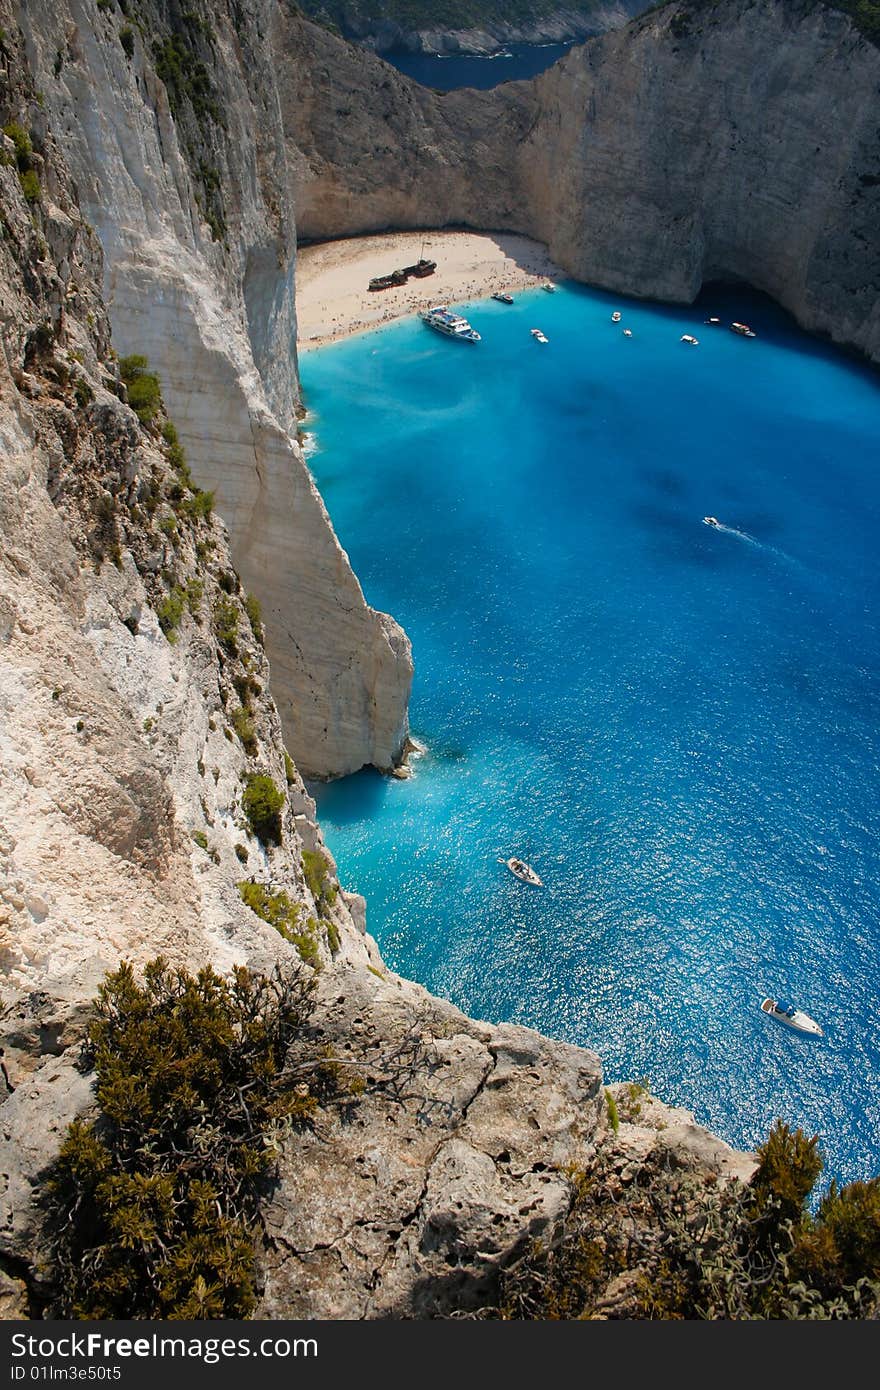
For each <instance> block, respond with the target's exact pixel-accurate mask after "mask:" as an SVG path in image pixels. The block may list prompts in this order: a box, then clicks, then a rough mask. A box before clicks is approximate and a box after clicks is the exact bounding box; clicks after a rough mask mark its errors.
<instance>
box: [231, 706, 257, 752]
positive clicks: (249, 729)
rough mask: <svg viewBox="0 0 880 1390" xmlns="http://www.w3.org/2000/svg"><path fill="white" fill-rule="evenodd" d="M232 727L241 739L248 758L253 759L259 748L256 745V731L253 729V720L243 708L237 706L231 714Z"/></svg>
mask: <svg viewBox="0 0 880 1390" xmlns="http://www.w3.org/2000/svg"><path fill="white" fill-rule="evenodd" d="M232 727H233V729H234V730H235V732H236V733H237V734H238V737H239V738H240V739H241V742H242V746H243V747H244V751H245V752H246V753H247V755H248V757H249V758H253V757H255V756H256V753H257V749H258V747H259V745H258V743H257V731H256V729H255V727H254V721H253V719H252V718H251V716H250V714H249V713H248V711H247V710H246V709H244V707H243V706H239V708H238V709H237V710H236V711H235V713H234V714H233V716H232Z"/></svg>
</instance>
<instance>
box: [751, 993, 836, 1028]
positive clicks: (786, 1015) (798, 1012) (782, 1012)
mask: <svg viewBox="0 0 880 1390" xmlns="http://www.w3.org/2000/svg"><path fill="white" fill-rule="evenodd" d="M761 1011H762V1013H765V1014H768V1015H769V1017H770V1018H775V1019H777V1020H778V1021H779V1022H780V1023H787V1024H788V1026H789V1028H794V1029H796V1030H797V1032H798V1033H809V1034H810V1036H811V1037H814V1038H822V1037H824V1036H825V1035H824V1033H823V1032H822V1029H821V1028H820V1027H819V1025H818V1023H817V1022H816V1020H815V1019H813V1018H810V1015H809V1014H805V1013H804V1011H803V1009H796V1008H795V1007H794V1005H793V1004H789V1002H788V1000H787V999H765V1000H764V1001H763V1003H762V1004H761Z"/></svg>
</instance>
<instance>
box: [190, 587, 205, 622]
mask: <svg viewBox="0 0 880 1390" xmlns="http://www.w3.org/2000/svg"><path fill="white" fill-rule="evenodd" d="M204 593H205V585H204V582H203V581H202V580H201V579H190V580H188V581H187V585H186V606H187V608H188V609H189V611H190V613H192V615H193V617H194V618H195V617H197V616H198V614H199V612H200V610H201V607H202V598H203V597H204Z"/></svg>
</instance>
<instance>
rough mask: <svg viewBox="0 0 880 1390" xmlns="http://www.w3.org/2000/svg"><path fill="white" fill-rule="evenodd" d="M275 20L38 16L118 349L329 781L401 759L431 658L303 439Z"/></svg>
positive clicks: (243, 11)
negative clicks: (363, 576) (331, 507)
mask: <svg viewBox="0 0 880 1390" xmlns="http://www.w3.org/2000/svg"><path fill="white" fill-rule="evenodd" d="M271 10H272V6H271V4H270V3H269V0H255V2H254V3H252V4H250V5H247V6H244V5H231V6H227V5H225V4H215V5H211V6H207V7H206V6H205V5H204V4H203V5H202V6H201V7H200V8H199V7H197V6H190V7H188V8H187V10H186V13H185V14H183V15H181V14H180V13H179V12H178V11H177V10H176V9H175V7H171V9H170V10H169V8H168V7H167V6H164V5H162V4H161V3H156V4H151V3H144V4H140V5H139V6H138V14H137V18H138V25H137V26H133V25H131V24H127V23H126V20H125V16H124V15H122V14H120V13H119V12H118V11H117V10H116V9H115V7H111V8H109V9H108V8H105V9H104V10H98V9H97V8H96V5H95V3H94V0H63V3H60V4H59V3H55V0H34V3H31V0H29V3H28V4H27V5H24V6H22V7H21V8H20V11H19V16H18V17H19V19H20V21H21V25H22V29H23V32H24V34H25V37H26V44H27V55H28V60H29V63H30V66H31V69H32V71H33V73H34V75H35V81H36V83H37V85H38V86H39V88H40V89H41V91H42V93H43V100H44V112H45V115H43V116H41V117H40V119H41V120H42V121H44V123H45V122H47V121H48V122H49V123H51V125H52V126H53V128H54V129H56V130H58V131H63V132H64V147H65V156H66V158H67V161H68V163H69V165H70V168H71V171H72V174H73V177H74V179H75V181H76V185H77V190H78V196H79V200H80V204H81V206H82V209H83V211H84V213H85V215H86V216H87V217H88V219H89V220H90V221H91V223H92V224H93V225H94V227H95V229H96V231H97V233H98V236H99V238H100V240H101V243H102V246H103V249H104V256H105V280H104V284H105V291H106V297H107V303H108V306H109V310H110V316H111V320H112V324H113V333H114V342H115V344H116V347H117V349H118V351H119V352H120V353H123V354H127V353H142V354H146V355H147V356H148V357H149V359H150V363H151V365H152V366H153V367H155V369H156V370H157V371H158V372H159V374H160V376H161V379H162V385H163V391H164V394H165V398H166V401H167V403H168V406H169V409H170V411H171V414H172V416H173V418H174V420H175V422H176V424H177V428H178V431H179V433H180V436H181V438H182V441H183V443H184V445H185V446H186V449H187V453H188V456H189V460H190V465H191V467H192V469H193V471H194V474H195V476H196V478H197V479H198V481H199V482H200V483H201V485H202V486H203V487H206V488H211V489H213V490H214V491H215V493H216V498H217V507H218V510H219V511H220V512H221V514H222V516H223V518H224V520H225V521H226V523H227V525H228V527H229V534H230V540H231V545H232V553H233V558H234V561H235V564H236V567H237V569H238V571H239V572H240V574H241V575H242V578H243V580H244V582H245V584H246V585H247V587H248V588H249V589H251V590H253V591H254V592H255V593H256V594H257V595H258V596H259V599H260V601H261V604H262V608H263V617H264V622H265V625H266V632H267V643H268V650H269V654H270V657H271V659H272V667H273V673H274V693H275V696H276V699H277V702H278V708H279V710H280V713H281V718H282V722H283V724H284V729H285V736H286V738H287V741H288V744H289V746H290V749H291V751H292V752H293V754H294V756H295V757H296V758H297V760H298V761H299V763H300V765H301V766H302V768H303V771H304V772H306V773H309V774H312V775H317V776H323V777H327V776H338V775H341V774H343V773H346V772H352V771H355V770H356V769H358V768H360V767H361V766H363V765H364V764H365V763H374V764H375V765H376V766H377V767H379V768H382V769H389V768H392V767H393V766H395V765H396V764H397V763H399V762H400V760H401V758H402V756H403V754H404V751H405V746H406V738H407V713H406V711H407V700H408V696H409V687H410V682H411V677H412V662H411V656H410V648H409V643H408V641H407V638H406V636H405V634H404V633H403V632H402V630H401V629H400V628H399V627H398V626H397V624H396V623H395V622H394V621H393V619H391V618H389V617H388V616H387V615H385V614H381V613H377V612H375V611H374V610H373V609H371V608H370V607H369V606H368V605H367V603H366V602H365V600H364V596H363V593H362V591H361V588H360V585H359V584H358V581H357V579H356V577H355V575H354V574H353V572H352V570H351V567H350V565H349V563H348V558H347V556H346V554H345V552H344V551H343V550H342V548H341V546H340V544H339V542H338V540H337V538H336V536H335V534H334V532H333V528H332V526H331V524H330V522H329V519H328V517H327V514H326V511H325V510H324V507H323V505H322V503H321V500H320V497H319V496H318V493H317V491H316V489H315V487H314V484H313V482H312V479H311V477H310V474H309V472H308V469H307V467H306V465H305V462H304V460H303V457H302V453H301V450H300V448H299V446H298V444H297V442H296V438H295V434H296V407H297V401H298V385H297V380H296V368H295V311H294V296H293V270H294V261H295V235H294V223H293V215H292V210H291V206H290V199H289V193H288V176H287V167H286V154H285V144H284V139H283V135H282V131H281V125H280V119H279V112H278V105H277V97H276V93H275V89H274V86H273V84H272V82H271V80H268V81H267V74H269V73H271V72H272V69H273V65H274V58H273V54H272V52H271V50H270V48H269V47H268V44H267V41H266V39H265V37H264V36H265V34H266V33H267V32H268V30H269V28H270V23H269V18H270V14H271ZM172 21H173V22H172ZM123 35H124V42H123ZM157 69H159V70H161V71H162V72H163V73H164V74H165V79H166V80H165V81H163V80H162V79H161V78H160V77H159V76H158V75H157Z"/></svg>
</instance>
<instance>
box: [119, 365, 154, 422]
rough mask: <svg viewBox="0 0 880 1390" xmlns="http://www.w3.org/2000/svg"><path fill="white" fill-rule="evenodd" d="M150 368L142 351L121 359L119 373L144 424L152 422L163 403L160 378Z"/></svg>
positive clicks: (130, 401)
mask: <svg viewBox="0 0 880 1390" xmlns="http://www.w3.org/2000/svg"><path fill="white" fill-rule="evenodd" d="M148 368H149V363H148V361H147V358H146V357H143V356H142V355H141V354H140V353H132V355H131V356H130V357H120V359H119V373H120V375H121V377H122V380H123V381H124V382H125V385H126V388H127V390H128V403H129V405H130V406H131V408H132V410H133V411H134V413H135V415H136V416H137V417H138V419H139V420H140V422H141V424H142V425H149V424H152V422H153V421H154V420H155V418H156V416H157V415H158V413H159V408H160V406H161V404H162V391H161V389H160V387H159V378H158V377H157V376H156V373H155V372H151V371H149V370H148Z"/></svg>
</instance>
